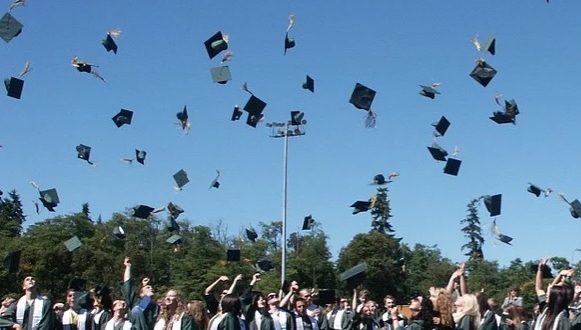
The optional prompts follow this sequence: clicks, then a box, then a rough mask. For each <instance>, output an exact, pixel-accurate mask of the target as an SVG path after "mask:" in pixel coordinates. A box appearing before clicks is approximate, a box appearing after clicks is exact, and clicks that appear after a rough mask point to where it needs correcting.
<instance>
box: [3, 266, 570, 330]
mask: <svg viewBox="0 0 581 330" xmlns="http://www.w3.org/2000/svg"><path fill="white" fill-rule="evenodd" d="M124 267H125V269H124V274H123V283H122V286H121V297H118V299H113V298H112V297H111V290H110V289H109V288H108V287H106V286H97V287H95V288H94V289H92V290H90V291H88V292H78V290H77V291H75V288H71V289H69V290H68V291H67V293H66V296H65V298H64V303H61V302H59V303H55V304H53V303H52V302H51V301H50V300H49V299H48V298H47V297H45V296H43V295H42V294H41V293H40V292H39V290H38V286H37V283H36V281H35V279H34V278H33V277H31V276H27V277H25V278H24V279H23V281H22V290H23V291H24V295H23V296H22V297H20V298H18V299H16V298H15V297H10V296H9V297H5V298H4V300H3V301H2V306H1V307H0V330H5V329H6V330H8V329H15V330H453V329H455V330H569V329H571V328H574V329H581V312H579V311H580V310H581V309H580V308H578V306H581V303H580V302H581V299H580V297H581V283H577V284H575V283H571V280H570V279H571V277H572V276H573V270H563V271H561V272H560V273H559V274H558V275H557V276H555V278H554V279H553V281H552V283H551V284H550V285H548V287H547V288H544V287H543V268H544V267H545V260H541V262H540V263H539V265H538V271H537V275H536V278H535V289H536V293H537V298H538V303H537V304H536V305H535V306H534V310H533V311H532V313H525V310H524V308H523V298H522V297H520V296H519V289H518V288H511V289H510V290H509V293H508V294H507V297H506V298H505V299H504V301H503V302H502V304H501V305H500V306H498V304H497V303H496V302H495V301H494V299H491V298H489V297H487V295H486V293H485V292H484V291H480V292H477V293H470V292H468V290H467V283H466V278H465V276H464V266H463V265H461V266H460V267H458V269H457V270H456V271H455V272H454V273H453V274H452V275H451V277H450V280H449V282H448V285H447V287H445V288H438V287H431V288H430V289H429V292H426V295H425V296H424V295H420V294H418V295H415V296H413V297H411V298H410V299H409V301H400V302H399V303H400V304H398V302H397V301H396V299H395V298H394V297H393V296H391V295H386V296H385V297H384V299H383V302H382V304H380V303H379V302H376V301H373V300H371V299H370V296H371V294H370V292H369V291H368V290H365V289H361V290H357V289H354V290H353V295H352V296H351V297H337V296H335V294H334V291H319V292H315V291H314V290H312V289H308V288H300V287H299V285H298V283H297V282H296V281H293V282H291V283H290V284H289V285H288V287H286V288H284V289H285V290H281V291H280V292H272V293H266V294H265V293H261V292H259V291H256V290H255V287H256V284H257V283H258V282H260V280H261V275H260V273H256V274H254V275H253V277H252V279H251V281H250V283H249V284H248V286H247V287H246V288H239V289H242V290H236V288H237V286H240V285H241V284H240V283H241V281H242V280H243V278H242V275H238V276H236V277H235V278H234V279H233V281H232V283H231V285H230V287H229V289H227V290H223V291H221V292H220V293H219V294H217V295H215V294H214V289H215V288H216V287H218V286H219V285H220V286H222V285H223V284H224V283H226V282H227V281H229V278H228V277H227V276H221V277H220V278H218V279H217V280H216V281H215V282H213V283H211V284H210V285H209V286H208V287H207V288H206V290H205V291H204V292H203V293H202V296H203V300H193V301H187V300H185V299H184V298H183V297H182V296H181V294H180V292H179V291H178V290H175V289H169V290H168V291H167V292H166V293H165V295H164V296H163V297H161V298H160V299H157V300H155V299H154V289H153V287H152V285H151V283H150V280H149V279H148V278H144V279H142V280H141V282H140V283H139V285H136V284H135V282H134V281H133V280H132V278H131V260H130V259H129V258H128V257H126V258H125V260H124ZM238 291H241V292H242V293H241V294H239V295H238V294H235V292H238ZM428 293H429V294H428ZM404 306H405V308H403V307H404ZM525 315H526V316H525Z"/></svg>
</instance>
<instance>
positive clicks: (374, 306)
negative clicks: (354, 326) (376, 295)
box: [365, 300, 377, 314]
mask: <svg viewBox="0 0 581 330" xmlns="http://www.w3.org/2000/svg"><path fill="white" fill-rule="evenodd" d="M365 305H367V307H369V310H370V311H371V314H374V313H375V311H376V310H377V303H376V302H375V301H373V300H368V301H367V302H366V303H365Z"/></svg>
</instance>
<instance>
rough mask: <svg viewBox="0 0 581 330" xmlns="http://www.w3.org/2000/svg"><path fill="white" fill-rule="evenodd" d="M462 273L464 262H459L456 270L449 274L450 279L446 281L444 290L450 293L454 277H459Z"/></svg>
mask: <svg viewBox="0 0 581 330" xmlns="http://www.w3.org/2000/svg"><path fill="white" fill-rule="evenodd" d="M462 274H464V263H461V264H460V265H459V266H458V269H456V271H454V272H453V273H452V275H451V276H450V280H449V281H448V285H447V286H446V291H448V293H449V294H452V292H454V282H456V279H457V278H458V277H460V275H462Z"/></svg>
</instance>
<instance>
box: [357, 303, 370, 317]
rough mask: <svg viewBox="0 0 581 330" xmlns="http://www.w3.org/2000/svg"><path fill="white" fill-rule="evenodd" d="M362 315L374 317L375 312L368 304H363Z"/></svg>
mask: <svg viewBox="0 0 581 330" xmlns="http://www.w3.org/2000/svg"><path fill="white" fill-rule="evenodd" d="M360 314H361V317H362V318H372V317H373V312H372V311H371V308H370V307H369V305H368V304H365V305H363V307H361V312H360Z"/></svg>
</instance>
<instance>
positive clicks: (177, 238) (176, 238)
mask: <svg viewBox="0 0 581 330" xmlns="http://www.w3.org/2000/svg"><path fill="white" fill-rule="evenodd" d="M165 241H166V242H167V243H169V244H181V243H182V242H183V237H181V236H180V235H177V234H175V235H171V236H170V237H169V238H168V239H166V240H165Z"/></svg>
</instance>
